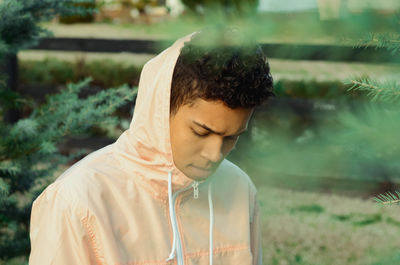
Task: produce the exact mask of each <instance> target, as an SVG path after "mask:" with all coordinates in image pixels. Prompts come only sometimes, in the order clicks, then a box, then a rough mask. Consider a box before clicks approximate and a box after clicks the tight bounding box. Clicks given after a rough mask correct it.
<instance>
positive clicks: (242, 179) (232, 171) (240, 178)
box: [216, 159, 257, 194]
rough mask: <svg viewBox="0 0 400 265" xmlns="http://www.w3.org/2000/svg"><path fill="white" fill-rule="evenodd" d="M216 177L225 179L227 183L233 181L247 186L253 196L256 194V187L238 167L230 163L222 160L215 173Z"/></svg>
mask: <svg viewBox="0 0 400 265" xmlns="http://www.w3.org/2000/svg"><path fill="white" fill-rule="evenodd" d="M216 173H217V175H218V177H222V178H226V179H227V180H228V181H235V182H238V183H240V184H242V185H243V184H244V185H246V184H247V185H248V186H249V188H250V190H251V192H252V193H253V194H255V193H256V192H257V189H256V186H255V185H254V183H253V181H252V180H251V178H250V177H249V175H248V174H247V173H246V172H244V171H243V170H242V169H241V168H240V167H239V166H237V165H236V164H234V163H232V162H231V161H229V160H227V159H224V160H223V161H222V163H221V165H220V167H219V169H218V171H217V172H216Z"/></svg>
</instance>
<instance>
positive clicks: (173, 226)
mask: <svg viewBox="0 0 400 265" xmlns="http://www.w3.org/2000/svg"><path fill="white" fill-rule="evenodd" d="M168 203H169V216H170V219H171V224H172V233H173V240H172V249H171V253H170V254H169V257H168V258H167V260H166V261H170V260H173V259H174V258H175V252H176V244H177V238H176V237H177V233H178V231H176V228H175V227H176V223H175V218H174V216H175V209H174V205H173V201H172V171H170V172H168ZM208 208H209V210H210V217H209V218H210V228H209V239H210V243H209V244H210V250H209V251H210V255H209V256H210V263H209V264H210V265H212V264H213V226H214V210H213V202H212V192H211V182H210V183H209V184H208Z"/></svg>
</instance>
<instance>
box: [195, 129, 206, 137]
mask: <svg viewBox="0 0 400 265" xmlns="http://www.w3.org/2000/svg"><path fill="white" fill-rule="evenodd" d="M192 132H193V134H194V135H196V136H197V137H200V138H204V137H206V136H208V135H209V133H205V134H202V133H198V132H196V131H195V130H193V129H192Z"/></svg>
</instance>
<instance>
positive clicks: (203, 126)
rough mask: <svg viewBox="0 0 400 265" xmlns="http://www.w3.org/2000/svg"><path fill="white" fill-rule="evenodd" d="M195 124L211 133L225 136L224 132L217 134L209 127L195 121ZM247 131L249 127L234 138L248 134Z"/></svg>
mask: <svg viewBox="0 0 400 265" xmlns="http://www.w3.org/2000/svg"><path fill="white" fill-rule="evenodd" d="M193 123H194V124H196V125H197V126H200V127H202V128H203V129H205V130H207V131H209V132H210V133H215V134H217V135H221V136H223V135H224V134H225V133H224V132H217V131H214V130H213V129H211V128H209V127H208V126H207V125H205V124H201V123H198V122H197V121H193ZM246 131H247V127H246V128H244V129H243V130H241V131H239V132H238V133H237V134H234V136H236V135H240V134H242V133H244V132H246Z"/></svg>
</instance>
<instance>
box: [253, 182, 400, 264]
mask: <svg viewBox="0 0 400 265" xmlns="http://www.w3.org/2000/svg"><path fill="white" fill-rule="evenodd" d="M258 192H259V197H260V203H261V211H262V218H263V225H262V235H263V249H264V252H263V253H264V264H271V265H286V264H304V265H336V264H337V265H346V264H349V265H358V264H359V265H369V264H375V263H376V262H379V261H381V260H382V258H383V257H384V256H385V255H386V256H387V257H389V258H390V257H391V256H392V255H394V254H396V251H398V247H399V245H400V238H399V237H398V233H399V232H400V212H399V211H398V208H397V207H398V206H391V207H381V206H380V205H377V204H376V203H375V202H373V201H369V200H362V199H359V198H350V197H344V196H338V195H324V194H322V193H314V192H299V191H290V190H283V189H276V188H271V187H267V186H262V187H259V188H258ZM398 261H399V260H398ZM376 264H382V265H383V263H376ZM387 264H395V263H387ZM396 264H397V263H396Z"/></svg>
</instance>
